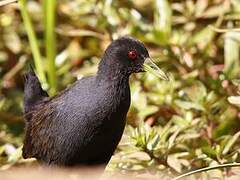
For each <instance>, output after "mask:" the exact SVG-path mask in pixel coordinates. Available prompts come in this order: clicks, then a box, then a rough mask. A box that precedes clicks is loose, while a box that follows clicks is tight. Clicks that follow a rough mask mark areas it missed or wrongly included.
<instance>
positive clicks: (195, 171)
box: [173, 163, 240, 180]
mask: <svg viewBox="0 0 240 180" xmlns="http://www.w3.org/2000/svg"><path fill="white" fill-rule="evenodd" d="M238 166H240V163H229V164H221V165H217V166H211V167H205V168H201V169H197V170H194V171H190V172H187V173H185V174H182V175H180V176H177V177H175V178H173V180H178V179H182V178H184V177H187V176H190V175H193V174H197V173H200V172H205V171H210V170H214V169H220V168H229V167H238Z"/></svg>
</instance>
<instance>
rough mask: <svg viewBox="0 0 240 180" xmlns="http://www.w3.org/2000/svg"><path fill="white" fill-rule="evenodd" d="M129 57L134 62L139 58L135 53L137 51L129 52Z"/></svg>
mask: <svg viewBox="0 0 240 180" xmlns="http://www.w3.org/2000/svg"><path fill="white" fill-rule="evenodd" d="M128 57H129V58H130V59H132V60H134V59H136V58H137V51H135V50H132V51H129V52H128Z"/></svg>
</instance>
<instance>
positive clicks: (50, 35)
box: [43, 0, 57, 95]
mask: <svg viewBox="0 0 240 180" xmlns="http://www.w3.org/2000/svg"><path fill="white" fill-rule="evenodd" d="M43 6H44V21H45V22H44V24H45V47H46V59H47V73H48V78H49V84H50V94H52V95H54V94H55V93H56V91H57V75H56V65H55V57H56V34H55V29H54V28H55V11H56V0H51V1H50V0H45V1H44V5H43Z"/></svg>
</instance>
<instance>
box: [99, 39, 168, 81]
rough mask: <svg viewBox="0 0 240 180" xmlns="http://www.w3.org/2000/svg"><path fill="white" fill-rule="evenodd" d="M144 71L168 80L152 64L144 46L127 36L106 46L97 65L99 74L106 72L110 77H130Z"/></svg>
mask: <svg viewBox="0 0 240 180" xmlns="http://www.w3.org/2000/svg"><path fill="white" fill-rule="evenodd" d="M144 71H150V72H156V73H155V74H157V75H158V76H159V77H160V78H162V79H165V80H167V79H168V77H167V75H166V74H165V73H164V72H163V71H162V70H161V69H159V68H158V66H156V65H155V64H154V63H153V61H152V60H151V58H150V56H149V53H148V50H147V49H146V47H145V46H144V44H143V43H142V42H140V41H139V40H136V39H134V38H132V37H128V36H127V37H121V38H119V39H117V40H114V41H113V42H112V43H111V44H110V45H109V46H108V48H107V50H106V51H105V53H104V56H103V59H102V61H101V63H100V65H99V72H101V73H102V72H108V73H109V74H110V75H116V74H124V75H130V74H132V73H138V72H144Z"/></svg>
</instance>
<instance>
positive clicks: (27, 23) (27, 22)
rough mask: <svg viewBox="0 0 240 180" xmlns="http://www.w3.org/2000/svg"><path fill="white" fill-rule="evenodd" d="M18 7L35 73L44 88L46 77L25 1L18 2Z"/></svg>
mask: <svg viewBox="0 0 240 180" xmlns="http://www.w3.org/2000/svg"><path fill="white" fill-rule="evenodd" d="M19 7H20V11H21V14H22V18H23V23H24V27H25V28H26V31H27V35H28V39H29V43H30V47H31V50H32V54H33V59H34V63H35V66H36V72H37V74H38V76H39V79H40V81H41V83H42V85H43V87H45V88H46V86H47V81H46V77H45V73H44V68H43V63H42V58H41V54H40V50H39V47H38V42H37V38H36V34H35V32H34V30H33V26H32V22H31V19H30V16H29V13H28V11H27V6H26V0H19Z"/></svg>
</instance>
